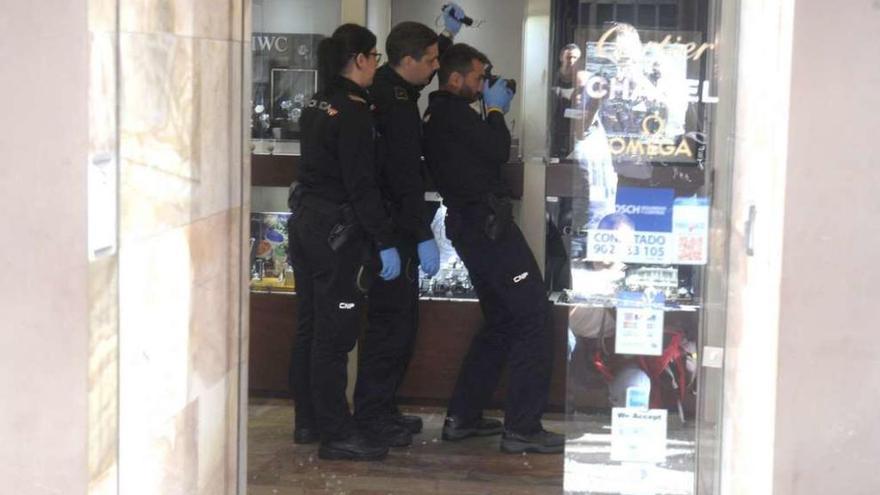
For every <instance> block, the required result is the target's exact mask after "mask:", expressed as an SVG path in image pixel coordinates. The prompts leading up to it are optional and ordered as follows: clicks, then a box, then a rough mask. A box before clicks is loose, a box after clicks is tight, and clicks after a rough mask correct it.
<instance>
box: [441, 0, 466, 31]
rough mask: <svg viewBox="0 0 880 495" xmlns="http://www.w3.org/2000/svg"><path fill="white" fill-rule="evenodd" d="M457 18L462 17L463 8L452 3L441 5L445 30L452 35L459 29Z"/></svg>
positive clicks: (459, 23)
mask: <svg viewBox="0 0 880 495" xmlns="http://www.w3.org/2000/svg"><path fill="white" fill-rule="evenodd" d="M459 19H464V9H463V8H461V7H459V6H458V5H457V4H454V3H448V4H446V6H445V7H443V24H444V26H445V27H446V30H447V31H449V32H450V33H451V34H452V35H453V36H455V35H456V34H458V31H459V30H460V29H461V21H459Z"/></svg>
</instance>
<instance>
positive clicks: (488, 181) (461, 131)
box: [423, 90, 510, 207]
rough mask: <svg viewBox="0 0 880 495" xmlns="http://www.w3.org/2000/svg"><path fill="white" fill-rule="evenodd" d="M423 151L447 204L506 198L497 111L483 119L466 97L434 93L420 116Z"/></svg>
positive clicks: (505, 154)
mask: <svg viewBox="0 0 880 495" xmlns="http://www.w3.org/2000/svg"><path fill="white" fill-rule="evenodd" d="M423 120H424V133H425V138H424V150H425V160H426V161H427V162H428V168H429V170H430V172H431V176H432V177H433V179H434V181H435V182H436V183H437V188H438V190H439V192H440V195H441V196H443V201H444V203H446V205H447V206H450V207H458V206H461V205H466V204H471V203H479V202H484V201H485V200H486V197H487V196H488V195H489V194H494V195H496V196H498V197H509V196H510V188H509V187H508V185H507V184H506V182H505V181H504V179H503V178H502V176H501V167H502V165H504V164H505V163H507V161H508V158H509V156H510V131H508V130H507V124H506V123H505V122H504V115H503V114H502V113H501V112H489V115H487V116H486V118H485V120H484V119H483V118H482V117H481V116H480V114H478V113H477V112H475V111H474V110H473V109H472V108H471V106H470V102H469V101H468V100H467V99H466V98H462V97H460V96H456V95H454V94H452V93H449V92H447V91H443V90H441V91H435V92H433V93H431V95H430V103H429V104H428V109H427V111H426V112H425V118H424V119H423Z"/></svg>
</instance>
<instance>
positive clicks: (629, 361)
mask: <svg viewBox="0 0 880 495" xmlns="http://www.w3.org/2000/svg"><path fill="white" fill-rule="evenodd" d="M630 10H631V11H632V12H631V13H630V15H629V18H630V19H632V18H634V17H635V10H633V9H630ZM615 12H617V14H618V17H617V18H618V19H619V18H620V16H619V14H621V12H620V11H619V10H618V9H615V10H613V11H610V12H606V14H608V15H612V16H613V15H614V13H615ZM626 12H629V11H626V10H625V9H624V12H623V13H624V14H625V13H626ZM639 16H640V17H641V16H642V12H641V11H640V13H639ZM609 20H610V19H609ZM652 27H653V26H652ZM560 45H561V46H560V47H559V51H558V52H557V53H558V54H559V57H558V60H557V63H558V68H557V70H556V72H555V77H554V80H553V83H552V87H551V95H550V96H551V119H552V121H551V125H550V133H549V134H550V150H551V153H553V155H554V157H553V158H554V159H553V160H552V161H551V163H552V164H551V165H550V167H551V168H550V170H549V171H548V174H554V173H555V174H559V173H562V174H564V175H563V177H565V180H561V181H558V184H561V185H562V187H559V186H558V185H557V186H554V187H556V189H555V190H550V189H548V220H549V225H548V250H547V251H548V255H549V256H548V263H547V267H548V272H552V273H554V274H555V276H554V277H553V278H552V280H554V281H555V282H554V283H553V284H552V289H554V290H555V291H556V292H555V296H554V297H555V300H556V301H557V304H564V305H568V307H569V352H568V359H569V362H568V390H567V393H568V396H567V417H568V420H569V438H568V444H567V449H566V468H565V469H566V476H565V489H566V492H567V493H615V494H616V493H638V494H649V493H650V494H690V493H694V484H695V482H694V480H695V474H694V473H695V458H696V430H695V428H694V424H695V411H696V404H697V400H696V390H697V388H696V383H697V380H698V375H697V370H698V368H697V366H696V362H697V348H698V341H699V317H700V311H701V305H702V301H701V298H700V294H701V279H702V273H703V272H702V265H705V264H706V262H707V257H708V255H707V253H708V235H709V226H708V223H709V198H708V193H707V191H709V190H710V189H709V187H708V186H709V184H708V183H707V182H706V175H705V174H704V169H705V156H706V152H705V149H706V146H707V144H708V143H707V142H706V139H705V135H706V134H707V132H706V131H707V129H706V128H705V126H706V125H707V124H706V118H705V114H706V112H705V105H709V104H712V103H714V101H717V99H714V100H713V97H712V96H711V95H710V94H709V85H708V83H704V82H703V79H704V78H705V77H706V76H705V74H704V72H705V70H706V65H705V64H703V63H702V59H701V57H702V56H704V55H705V53H706V51H708V50H710V49H711V47H710V46H709V45H708V44H705V43H702V34H701V33H699V32H683V31H659V30H656V29H649V30H639V29H636V27H634V26H632V25H631V24H627V23H606V24H604V25H602V24H600V25H598V26H596V27H591V26H581V27H578V28H576V29H574V31H573V33H572V37H571V39H562V40H560ZM565 174H567V175H565ZM548 184H551V185H552V184H555V182H554V181H552V180H548ZM554 246H561V248H563V249H564V251H563V250H562V249H558V248H557V249H554ZM566 268H567V272H568V275H567V276H563V275H560V272H561V271H563V270H565V269H566ZM548 278H549V277H548Z"/></svg>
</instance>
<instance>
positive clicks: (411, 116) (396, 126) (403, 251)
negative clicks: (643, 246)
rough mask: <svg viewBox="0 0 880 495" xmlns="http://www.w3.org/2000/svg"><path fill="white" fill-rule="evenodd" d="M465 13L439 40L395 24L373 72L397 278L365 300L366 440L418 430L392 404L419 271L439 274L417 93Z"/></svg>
mask: <svg viewBox="0 0 880 495" xmlns="http://www.w3.org/2000/svg"><path fill="white" fill-rule="evenodd" d="M463 17H464V11H462V10H461V8H460V7H458V6H457V5H454V4H451V5H448V6H447V7H446V8H445V9H444V18H445V19H446V30H445V31H444V33H443V34H441V35H440V36H439V37H438V36H437V34H436V33H435V32H434V31H432V30H431V28H429V27H427V26H425V25H424V24H420V23H417V22H402V23H400V24H397V25H396V26H394V28H393V29H392V30H391V32H390V33H389V34H388V39H387V41H386V43H385V49H386V52H387V54H388V63H387V64H385V65H384V66H382V67H381V68H379V70H378V71H377V72H376V77H375V79H374V81H373V85H372V86H371V87H370V96H371V97H372V98H373V102H374V104H375V109H374V115H375V118H376V129H377V131H378V134H379V154H378V160H377V161H378V167H379V185H380V189H381V191H382V197H383V199H384V200H385V203H386V205H387V207H388V211H389V212H390V213H391V216H392V218H393V220H394V227H395V237H396V239H397V240H398V250H399V251H400V257H401V276H400V277H398V278H397V279H394V280H391V281H387V282H386V281H381V280H377V281H376V282H375V283H374V284H373V285H372V287H371V288H370V293H369V296H368V300H369V304H368V310H367V315H368V321H369V323H368V327H367V331H366V333H365V335H364V339H363V340H362V341H361V349H360V353H359V357H358V379H357V386H356V388H355V395H354V403H355V413H354V417H355V421H356V422H357V423H358V424H359V425H360V427H361V429H362V430H363V431H364V432H365V433H367V435H368V436H369V437H370V438H372V439H375V440H378V441H383V442H384V443H386V444H388V445H389V446H392V447H403V446H406V445H409V444H410V443H412V435H413V434H415V433H418V432H420V431H421V430H422V420H421V418H419V417H418V416H414V415H403V414H401V413H400V411H399V410H398V409H397V406H396V404H395V402H394V399H395V396H396V394H397V389H398V387H399V386H400V383H401V382H402V381H403V377H404V374H405V372H406V368H407V365H408V364H409V361H410V358H411V356H412V352H413V346H414V344H415V336H416V329H417V327H418V324H419V265H421V268H422V270H423V271H424V272H425V273H426V274H427V275H428V276H434V275H435V274H436V273H437V271H438V270H439V268H440V266H439V265H440V253H439V250H438V248H437V243H436V242H435V241H434V235H433V232H432V231H431V227H430V218H429V215H428V213H427V211H426V210H427V209H426V207H425V198H424V196H425V188H424V185H423V181H422V132H421V131H422V125H421V123H422V119H421V115H420V112H419V107H418V101H419V95H420V92H421V89H422V88H423V87H424V86H426V85H427V84H428V83H429V82H430V81H431V79H432V78H433V76H434V73H435V72H436V71H437V68H438V67H439V66H440V64H439V61H438V59H439V55H440V53H441V52H442V51H443V49H445V48H447V47H448V46H450V45H451V44H452V39H451V38H452V37H453V36H454V35H455V33H457V32H458V30H459V29H460V27H461V23H460V21H458V20H457V19H461V18H463Z"/></svg>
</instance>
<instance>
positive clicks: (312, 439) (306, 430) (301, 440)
mask: <svg viewBox="0 0 880 495" xmlns="http://www.w3.org/2000/svg"><path fill="white" fill-rule="evenodd" d="M320 439H321V435H320V434H319V433H318V430H317V429H316V428H311V427H308V426H303V427H299V428H294V429H293V443H296V444H309V443H317V442H318V440H320Z"/></svg>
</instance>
